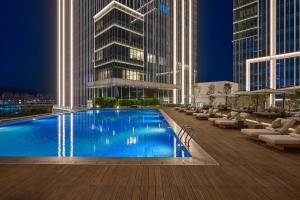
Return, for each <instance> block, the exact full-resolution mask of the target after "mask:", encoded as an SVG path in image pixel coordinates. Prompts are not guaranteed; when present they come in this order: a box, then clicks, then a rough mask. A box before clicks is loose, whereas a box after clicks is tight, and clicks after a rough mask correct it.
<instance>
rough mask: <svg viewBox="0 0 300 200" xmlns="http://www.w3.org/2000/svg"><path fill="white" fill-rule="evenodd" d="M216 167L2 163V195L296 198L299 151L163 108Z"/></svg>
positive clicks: (299, 179)
mask: <svg viewBox="0 0 300 200" xmlns="http://www.w3.org/2000/svg"><path fill="white" fill-rule="evenodd" d="M164 111H165V112H166V113H168V114H169V115H170V116H171V117H172V118H173V119H174V120H175V121H176V122H177V123H178V124H179V125H183V124H189V125H191V126H192V127H193V128H194V129H195V130H196V132H195V136H194V139H195V141H196V142H198V143H199V144H200V145H201V146H202V147H203V149H204V150H206V151H207V152H208V153H209V154H210V155H211V156H212V157H213V158H214V159H216V160H217V161H218V163H219V164H220V166H167V165H162V166H153V165H149V166H138V165H135V166H131V165H123V166H104V165H103V166H102V165H101V166H99V165H98V166H92V165H91V166H88V165H85V166H83V165H47V164H45V165H0V196H1V198H2V199H18V198H21V199H26V198H27V199H249V198H250V199H299V198H300V170H299V169H300V156H299V150H288V151H286V152H281V151H277V150H275V149H273V148H269V147H267V146H265V145H263V144H261V143H258V142H255V141H252V140H249V139H247V138H245V137H244V136H243V135H242V134H240V131H239V130H235V129H220V128H217V127H214V126H211V124H210V123H209V122H208V121H200V120H197V119H195V118H193V117H191V116H186V115H185V114H183V113H178V112H176V111H175V109H174V108H164Z"/></svg>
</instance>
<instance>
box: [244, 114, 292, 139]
mask: <svg viewBox="0 0 300 200" xmlns="http://www.w3.org/2000/svg"><path fill="white" fill-rule="evenodd" d="M276 120H280V125H279V127H273V128H272V126H271V127H266V128H264V129H242V130H241V133H243V134H244V135H246V136H248V137H250V138H253V139H258V137H259V136H260V135H284V134H287V133H288V131H289V128H291V127H292V126H293V125H294V124H295V120H293V119H281V118H278V119H276ZM276 120H275V121H276ZM275 121H274V122H275ZM274 122H273V123H274Z"/></svg>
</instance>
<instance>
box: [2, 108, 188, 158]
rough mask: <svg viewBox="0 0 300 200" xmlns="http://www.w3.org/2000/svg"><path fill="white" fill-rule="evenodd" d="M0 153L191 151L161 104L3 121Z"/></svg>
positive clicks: (176, 153) (109, 154)
mask: <svg viewBox="0 0 300 200" xmlns="http://www.w3.org/2000/svg"><path fill="white" fill-rule="evenodd" d="M0 156H58V157H73V156H74V157H189V156H190V155H189V153H188V151H187V150H186V149H185V147H184V146H183V145H182V144H181V142H180V141H179V139H178V138H177V136H176V135H175V133H174V132H173V130H172V129H171V128H170V126H169V125H168V123H167V122H166V120H165V119H164V117H163V116H162V115H161V113H160V111H159V110H114V109H112V110H89V111H83V112H76V113H71V114H61V115H58V116H53V117H49V118H43V119H37V120H27V121H22V122H18V123H12V124H6V125H1V126H0Z"/></svg>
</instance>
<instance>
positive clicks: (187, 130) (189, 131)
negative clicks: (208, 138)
mask: <svg viewBox="0 0 300 200" xmlns="http://www.w3.org/2000/svg"><path fill="white" fill-rule="evenodd" d="M194 132H195V131H194V129H193V128H192V127H191V126H188V125H183V126H182V128H181V130H180V131H179V133H178V137H179V139H180V140H181V141H182V138H183V137H184V136H185V138H184V144H185V145H186V146H187V147H188V148H189V147H190V143H191V140H192V139H193V136H194Z"/></svg>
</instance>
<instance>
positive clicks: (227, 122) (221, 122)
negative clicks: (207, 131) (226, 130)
mask: <svg viewBox="0 0 300 200" xmlns="http://www.w3.org/2000/svg"><path fill="white" fill-rule="evenodd" d="M237 123H238V121H236V120H230V119H220V120H216V121H215V124H218V125H225V126H226V125H236V124H237Z"/></svg>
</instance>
